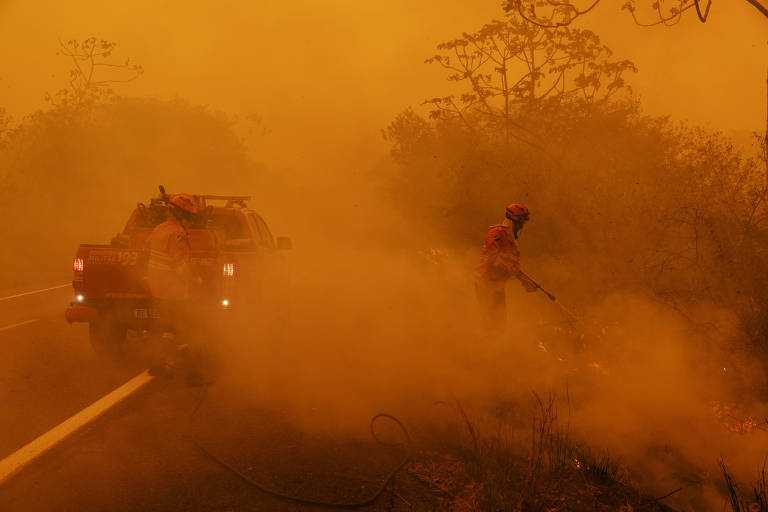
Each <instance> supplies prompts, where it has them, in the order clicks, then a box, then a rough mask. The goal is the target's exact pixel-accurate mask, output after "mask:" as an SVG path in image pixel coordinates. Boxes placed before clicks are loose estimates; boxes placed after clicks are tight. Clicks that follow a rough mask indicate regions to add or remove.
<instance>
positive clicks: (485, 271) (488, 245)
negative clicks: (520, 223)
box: [476, 225, 522, 290]
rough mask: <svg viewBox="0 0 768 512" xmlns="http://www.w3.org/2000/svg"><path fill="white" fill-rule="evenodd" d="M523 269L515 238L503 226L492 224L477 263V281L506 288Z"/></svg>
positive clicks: (488, 285)
mask: <svg viewBox="0 0 768 512" xmlns="http://www.w3.org/2000/svg"><path fill="white" fill-rule="evenodd" d="M521 270H522V267H521V266H520V250H519V249H518V248H517V242H516V241H515V239H514V238H510V237H509V235H507V230H506V229H504V227H503V226H501V225H494V226H491V227H490V229H489V230H488V235H487V236H486V237H485V244H484V245H483V252H482V255H481V257H480V263H479V264H478V265H477V269H476V278H477V282H478V283H479V284H482V285H484V286H486V287H488V288H492V289H496V290H504V285H505V283H506V282H507V280H508V279H510V278H511V277H518V275H519V273H520V271H521Z"/></svg>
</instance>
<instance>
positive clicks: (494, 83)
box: [424, 13, 637, 144]
mask: <svg viewBox="0 0 768 512" xmlns="http://www.w3.org/2000/svg"><path fill="white" fill-rule="evenodd" d="M437 48H438V50H440V51H441V53H438V54H437V55H435V56H433V57H431V58H429V59H427V60H426V62H427V63H434V64H438V65H440V66H441V67H443V68H444V69H445V70H447V71H448V72H449V75H448V80H450V81H453V82H457V83H459V84H462V85H465V86H466V88H467V90H466V91H465V92H463V93H462V94H460V95H459V96H456V95H449V96H443V97H436V98H432V99H429V100H426V101H425V102H424V103H426V104H430V105H432V106H433V107H434V109H433V110H432V112H431V117H432V118H433V119H437V118H451V117H455V118H458V119H460V120H461V121H462V122H463V123H464V124H465V125H466V126H467V127H468V128H470V129H472V130H473V131H476V130H478V129H479V128H480V127H482V126H483V125H495V124H499V125H500V126H502V127H503V130H504V134H505V141H506V143H507V144H509V138H510V136H513V137H516V138H518V139H520V140H525V139H524V138H521V137H524V136H523V135H522V134H521V133H520V132H521V131H522V132H526V131H528V130H527V129H525V128H524V127H522V126H520V124H519V123H517V122H516V121H515V117H517V114H518V112H517V110H518V107H521V106H525V107H531V106H535V105H537V104H541V103H543V102H546V101H554V102H556V103H566V102H572V101H575V102H581V103H584V104H594V103H597V102H606V101H608V100H609V99H611V98H612V97H613V96H614V95H615V94H616V93H617V92H619V91H621V90H623V89H627V90H629V89H628V87H627V86H626V84H625V81H624V76H623V75H624V74H625V73H626V72H627V71H631V72H635V71H637V69H636V68H635V66H634V64H632V62H630V61H628V60H611V57H612V52H611V50H610V49H609V48H608V47H607V46H605V45H603V44H601V42H600V38H599V37H598V36H597V35H596V34H595V33H594V32H592V31H589V30H581V29H575V28H571V27H567V26H563V27H558V28H556V29H550V28H543V27H540V26H538V25H536V24H533V23H529V22H527V21H526V20H525V19H523V18H521V17H520V16H517V15H516V14H515V13H510V14H509V15H508V16H507V17H506V19H505V20H503V21H500V20H494V21H492V22H491V23H488V24H486V25H484V26H483V27H482V28H481V29H480V30H478V31H477V32H475V33H471V34H470V33H466V32H465V33H463V34H462V36H461V37H459V38H457V39H454V40H451V41H448V42H445V43H442V44H440V45H438V47H437Z"/></svg>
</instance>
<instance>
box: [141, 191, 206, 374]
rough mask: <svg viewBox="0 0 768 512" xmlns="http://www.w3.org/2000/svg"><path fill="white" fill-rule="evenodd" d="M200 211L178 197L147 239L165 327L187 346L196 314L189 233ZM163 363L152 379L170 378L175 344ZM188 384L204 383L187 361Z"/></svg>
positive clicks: (150, 278) (150, 279)
mask: <svg viewBox="0 0 768 512" xmlns="http://www.w3.org/2000/svg"><path fill="white" fill-rule="evenodd" d="M197 211H198V207H197V201H195V198H194V197H193V196H191V195H189V194H175V195H173V196H171V197H170V198H169V199H168V220H166V221H165V222H163V223H162V224H159V225H157V226H156V227H155V229H154V230H153V231H152V234H150V235H149V238H148V239H147V247H148V249H149V262H148V265H147V283H148V285H149V291H150V294H151V295H152V299H153V303H154V306H155V308H156V309H157V311H158V313H159V316H160V321H161V322H162V324H163V326H164V327H166V328H168V329H170V330H171V331H173V333H174V334H175V335H176V336H177V337H178V338H180V339H181V340H182V341H183V342H184V343H187V344H190V343H191V342H192V339H191V337H192V336H193V335H194V332H193V331H194V329H193V328H192V326H193V325H195V314H194V312H193V311H192V307H191V306H192V305H191V303H190V301H189V292H190V285H191V283H192V282H193V280H194V277H195V276H193V274H192V271H191V267H190V244H189V232H188V229H189V227H190V225H191V223H192V219H193V217H194V216H195V215H196V214H197ZM162 352H164V353H163V354H162V355H161V356H162V360H158V361H156V362H155V364H153V365H152V368H150V374H152V375H170V369H169V361H168V359H170V358H172V355H171V353H174V352H176V346H175V343H174V344H173V346H172V347H169V346H168V344H166V346H164V347H163V349H162ZM185 366H186V371H187V380H188V383H190V384H196V383H197V381H199V380H200V375H199V368H194V367H193V365H191V364H190V361H187V364H186V365H185Z"/></svg>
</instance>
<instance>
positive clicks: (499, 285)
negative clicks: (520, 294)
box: [475, 203, 537, 329]
mask: <svg viewBox="0 0 768 512" xmlns="http://www.w3.org/2000/svg"><path fill="white" fill-rule="evenodd" d="M529 218H530V212H529V211H528V208H526V207H525V206H524V205H522V204H521V203H512V204H510V205H509V206H507V209H506V212H505V218H504V220H503V221H502V223H501V224H494V225H493V226H490V227H489V229H488V234H487V235H486V237H485V244H484V245H483V251H482V255H481V257H480V263H479V264H478V265H477V268H476V273H475V293H476V294H477V301H478V302H479V303H480V307H481V308H482V310H483V313H484V315H485V317H486V320H487V321H488V322H489V323H490V325H491V326H492V327H494V328H497V329H503V328H504V327H505V325H506V319H507V305H506V292H505V286H506V283H507V280H509V279H510V278H516V279H518V280H519V281H520V283H521V284H522V285H523V287H524V288H525V290H526V291H527V292H535V291H536V290H537V286H536V284H535V283H533V281H531V280H530V279H528V278H527V277H526V276H525V274H523V273H522V267H521V266H520V251H519V250H518V248H517V237H518V235H519V233H520V231H521V230H522V229H523V226H525V223H526V222H528V219H529Z"/></svg>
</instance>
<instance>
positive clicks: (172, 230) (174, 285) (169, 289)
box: [147, 220, 190, 300]
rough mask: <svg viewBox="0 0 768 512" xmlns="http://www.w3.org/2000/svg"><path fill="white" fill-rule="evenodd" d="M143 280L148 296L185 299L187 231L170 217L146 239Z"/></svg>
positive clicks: (186, 291) (187, 275) (188, 276)
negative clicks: (145, 261)
mask: <svg viewBox="0 0 768 512" xmlns="http://www.w3.org/2000/svg"><path fill="white" fill-rule="evenodd" d="M147 248H148V249H149V264H148V267H147V282H148V284H149V291H150V293H151V294H152V297H155V298H158V299H166V300H186V299H188V298H189V282H190V268H189V252H190V247H189V233H188V232H187V230H186V229H184V227H183V226H182V225H181V224H179V223H178V222H176V221H174V220H167V221H165V222H163V223H162V224H159V225H158V226H156V227H155V229H154V230H153V231H152V234H150V235H149V238H147Z"/></svg>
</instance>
